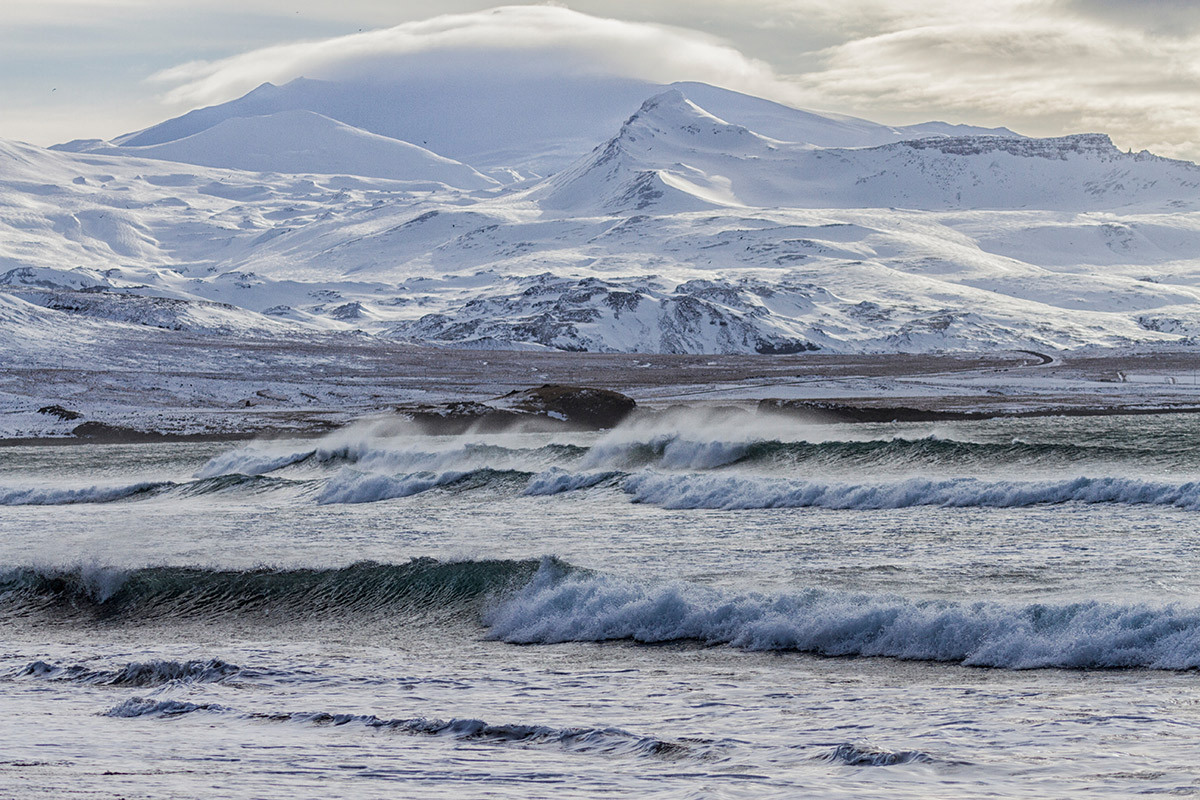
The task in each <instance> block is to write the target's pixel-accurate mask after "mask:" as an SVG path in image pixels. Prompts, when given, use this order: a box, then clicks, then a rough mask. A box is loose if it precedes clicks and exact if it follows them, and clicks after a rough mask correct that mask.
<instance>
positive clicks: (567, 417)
mask: <svg viewBox="0 0 1200 800" xmlns="http://www.w3.org/2000/svg"><path fill="white" fill-rule="evenodd" d="M493 402H495V403H497V405H499V406H501V407H503V408H507V409H511V410H512V411H515V412H517V413H518V414H532V415H534V416H538V417H544V418H548V419H553V420H557V421H559V422H562V423H563V424H565V425H568V426H570V427H573V428H583V429H588V430H594V429H597V428H612V427H614V426H616V425H618V424H620V422H621V421H622V420H624V419H625V418H626V417H628V416H629V415H630V414H632V413H633V410H634V409H635V408H637V403H636V402H634V400H633V398H632V397H628V396H627V395H623V394H621V393H620V392H614V391H612V390H610V389H590V388H587V387H583V386H564V385H562V384H557V383H547V384H543V385H542V386H539V387H537V388H536V389H521V390H518V391H513V392H509V393H508V394H506V395H503V396H502V397H498V398H496V400H495V401H493Z"/></svg>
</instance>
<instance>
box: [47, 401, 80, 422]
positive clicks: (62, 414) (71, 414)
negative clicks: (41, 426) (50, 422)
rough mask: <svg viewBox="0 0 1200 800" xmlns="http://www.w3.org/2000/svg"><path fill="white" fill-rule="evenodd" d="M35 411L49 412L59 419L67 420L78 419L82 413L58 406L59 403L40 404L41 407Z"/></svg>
mask: <svg viewBox="0 0 1200 800" xmlns="http://www.w3.org/2000/svg"><path fill="white" fill-rule="evenodd" d="M37 413H39V414H50V415H52V416H55V417H58V418H59V419H61V420H68V421H69V420H73V419H79V418H80V417H81V416H82V414H80V413H79V412H78V411H72V410H70V409H69V408H63V407H62V406H59V405H54V406H42V407H41V408H39V409H38V411H37Z"/></svg>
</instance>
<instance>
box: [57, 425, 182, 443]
mask: <svg viewBox="0 0 1200 800" xmlns="http://www.w3.org/2000/svg"><path fill="white" fill-rule="evenodd" d="M71 433H72V434H73V435H74V436H76V437H77V438H80V439H87V440H88V441H90V442H101V443H104V444H117V443H132V442H157V441H161V440H162V439H163V438H165V437H164V435H163V434H161V433H147V432H146V431H139V430H134V429H133V428H122V427H121V426H120V425H109V424H108V423H107V422H94V421H93V422H85V423H83V424H82V425H77V426H75V428H74V430H72V431H71Z"/></svg>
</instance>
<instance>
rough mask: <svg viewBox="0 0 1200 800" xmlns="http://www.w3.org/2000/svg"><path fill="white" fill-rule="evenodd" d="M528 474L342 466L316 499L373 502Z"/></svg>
mask: <svg viewBox="0 0 1200 800" xmlns="http://www.w3.org/2000/svg"><path fill="white" fill-rule="evenodd" d="M529 477H530V473H528V472H519V471H516V470H494V469H479V470H470V471H466V472H441V473H437V472H417V473H413V474H411V475H398V476H390V475H380V474H378V473H366V472H358V471H357V470H352V469H344V470H342V471H341V472H339V473H337V474H336V475H334V476H333V477H332V478H330V479H329V480H328V481H327V482H326V484H325V486H324V488H322V490H321V492H320V494H319V495H317V502H318V503H321V504H331V503H374V502H378V501H380V500H394V499H396V498H399V497H411V496H412V495H414V494H420V493H422V492H427V491H429V490H430V489H437V488H440V487H452V486H459V487H461V488H464V489H477V488H481V487H484V486H489V485H496V484H505V483H514V482H523V481H525V480H527V479H528V478H529Z"/></svg>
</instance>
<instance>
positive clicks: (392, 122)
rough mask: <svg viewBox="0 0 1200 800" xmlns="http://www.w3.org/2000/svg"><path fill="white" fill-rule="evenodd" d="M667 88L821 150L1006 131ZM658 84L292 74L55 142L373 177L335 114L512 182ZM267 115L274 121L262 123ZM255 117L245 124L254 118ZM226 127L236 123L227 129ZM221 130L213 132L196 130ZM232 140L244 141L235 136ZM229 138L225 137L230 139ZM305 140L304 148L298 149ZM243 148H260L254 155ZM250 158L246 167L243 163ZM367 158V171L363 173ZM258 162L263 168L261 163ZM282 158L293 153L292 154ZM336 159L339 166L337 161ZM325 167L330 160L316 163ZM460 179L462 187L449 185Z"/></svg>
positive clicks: (555, 163)
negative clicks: (335, 140)
mask: <svg viewBox="0 0 1200 800" xmlns="http://www.w3.org/2000/svg"><path fill="white" fill-rule="evenodd" d="M674 86H675V87H676V88H678V89H680V90H681V91H685V92H687V93H688V95H689V97H693V98H694V99H695V100H696V102H697V103H699V104H700V105H702V106H703V107H704V108H706V109H708V110H709V111H711V112H712V113H714V114H716V115H717V116H720V117H723V118H725V119H730V120H733V121H736V122H738V123H739V124H742V125H745V126H748V127H750V128H753V129H754V130H756V131H759V132H760V133H763V134H765V135H767V136H771V137H774V138H778V139H783V140H786V141H789V142H805V143H809V144H814V145H817V146H820V147H861V146H871V145H880V144H886V143H889V142H896V141H901V140H904V139H911V138H914V137H920V136H945V135H956V136H967V135H1001V136H1015V135H1016V134H1014V133H1012V131H1008V130H1006V129H984V128H973V127H970V126H963V125H960V126H948V125H946V124H945V123H936V122H935V123H927V124H925V125H913V126H908V127H900V128H893V127H889V126H886V125H880V124H878V123H875V122H870V121H868V120H864V119H857V118H855V117H849V116H845V115H841V114H824V113H817V112H813V111H803V110H800V109H795V108H790V107H788V106H784V105H781V104H779V103H773V102H771V101H769V100H764V99H762V98H758V97H752V96H750V95H746V94H741V93H739V92H733V91H730V90H728V89H720V88H717V87H715V86H708V85H707V84H702V83H679V84H674ZM663 88H665V87H656V86H655V85H653V84H650V83H647V82H645V81H638V80H630V79H621V78H611V77H603V78H602V77H587V76H553V77H547V78H545V79H543V80H541V81H537V82H534V83H532V84H531V83H530V82H528V81H526V82H523V83H520V84H514V83H512V82H511V81H509V80H507V79H506V78H505V76H504V75H503V74H496V75H480V74H479V72H478V71H474V70H473V71H470V72H468V73H466V74H462V73H458V72H455V71H453V70H451V71H449V72H448V73H445V74H440V75H438V76H436V77H435V76H433V75H422V76H420V77H419V78H403V77H391V78H389V79H387V80H377V81H373V82H369V83H363V82H362V81H315V80H309V79H307V78H299V79H296V80H294V81H291V82H290V83H287V84H285V85H283V86H275V85H273V84H270V83H266V84H263V85H262V86H260V87H258V88H257V89H255V90H254V91H252V92H250V93H249V94H247V95H245V96H243V97H240V98H238V99H236V100H232V101H230V102H228V103H223V104H221V105H217V106H211V107H208V108H201V109H196V110H194V111H190V112H188V113H187V114H184V115H183V116H180V117H177V118H175V119H170V120H167V121H165V122H162V123H159V124H157V125H153V126H151V127H149V128H146V129H145V130H141V131H136V132H133V133H128V134H125V135H123V136H119V137H117V138H116V139H115V140H113V142H111V143H109V142H102V141H97V140H84V141H77V142H70V143H67V144H64V145H58V147H57V148H56V149H66V150H91V151H97V152H107V153H110V154H125V155H133V156H140V157H147V158H163V159H166V160H168V161H182V162H186V163H191V164H199V165H201V166H211V167H228V168H231V169H254V170H258V171H276V172H325V171H332V172H347V171H349V172H352V173H354V174H367V175H371V176H372V177H392V175H391V174H387V175H381V174H378V172H379V170H380V168H379V167H378V166H374V165H375V164H378V163H379V162H377V161H374V160H371V161H368V160H367V159H365V158H363V157H359V158H358V165H357V166H356V167H355V168H351V166H353V165H349V164H347V163H346V162H345V161H342V162H339V161H337V160H332V161H331V160H330V158H329V152H330V150H332V149H333V148H332V146H330V145H329V144H328V142H329V139H330V138H331V137H332V136H333V135H334V133H335V132H331V131H329V130H327V128H328V125H327V124H326V126H324V127H322V126H320V125H318V123H317V121H316V120H315V118H313V117H309V116H305V115H302V114H301V113H300V112H309V114H310V115H316V116H317V117H325V118H327V119H330V120H336V121H338V122H340V123H342V125H343V126H345V128H349V129H353V130H352V131H344V130H343V131H338V132H336V133H340V134H341V138H342V139H348V138H349V135H348V134H349V133H357V134H358V135H360V136H361V135H363V133H364V132H365V133H370V134H375V135H376V136H382V137H385V138H387V139H393V140H398V141H400V142H402V143H404V146H407V145H409V144H412V145H416V146H419V147H423V148H427V149H429V150H432V151H434V152H435V153H437V154H439V155H441V156H446V157H449V158H451V159H453V160H457V161H461V162H463V163H466V164H470V165H471V166H472V167H475V168H477V169H479V170H481V171H483V172H486V173H488V174H490V175H492V176H493V177H495V178H497V179H499V180H501V181H504V182H506V183H511V182H513V181H516V180H521V179H525V178H528V177H531V176H532V177H537V176H545V175H548V174H550V173H553V172H557V171H559V170H560V169H562V168H564V167H565V166H567V165H568V164H570V163H571V162H572V161H574V160H575V159H577V158H579V157H580V156H582V155H584V154H586V153H587V152H588V151H589V150H591V149H592V148H593V147H594V146H595V145H596V143H597V142H600V141H602V140H604V139H607V138H608V137H610V136H611V135H612V133H613V131H615V130H616V129H617V128H618V127H620V125H621V122H622V120H624V119H625V118H626V117H628V116H629V112H630V111H631V110H632V109H634V108H637V106H638V105H639V104H640V103H641V102H642V101H643V100H645V99H646V98H647V97H649V96H651V95H654V94H656V93H657V92H659V91H662V89H663ZM264 120H275V121H276V122H275V123H270V122H264ZM251 121H252V122H251ZM231 125H232V126H234V127H233V128H232V130H231V129H230V126H231ZM209 131H218V135H215V136H207V137H205V136H201V134H204V133H205V132H209ZM230 138H242V143H241V144H240V145H239V144H237V143H236V142H232V143H231V142H229V139H230ZM275 138H278V139H280V140H281V141H282V142H284V143H287V144H289V145H290V144H291V143H296V142H299V143H303V142H304V141H305V140H307V139H310V138H311V139H312V140H313V145H312V146H311V147H310V148H309V149H310V150H312V151H313V152H314V156H316V157H314V158H313V159H312V163H311V165H308V166H307V167H306V168H302V169H276V168H275V167H274V166H272V165H273V164H275V163H276V161H277V160H278V159H276V160H271V159H262V158H261V155H262V154H263V153H264V151H269V149H270V142H271V141H272V140H273V139H275ZM229 144H232V145H233V146H222V145H229ZM341 145H342V149H343V151H344V152H343V157H345V151H349V150H358V149H363V148H364V146H367V147H370V146H374V147H375V148H376V149H378V148H379V147H380V145H379V143H376V142H360V143H358V144H357V145H354V144H353V143H352V142H349V141H345V142H342V143H341ZM302 149H303V145H302V144H301V146H300V147H297V148H294V151H299V150H302ZM247 151H250V152H253V153H255V154H257V155H259V156H260V159H259V160H258V161H256V162H251V161H250V160H249V159H248V158H247ZM248 163H253V165H252V166H247V164H248ZM363 163H367V164H371V165H372V166H371V167H370V169H371V170H372V171H369V172H365V173H364V172H363V171H361V170H362V165H363ZM259 164H263V165H268V166H259ZM288 164H289V165H290V164H291V162H290V161H289V162H288ZM339 164H342V166H339ZM324 166H330V167H331V169H323V168H318V167H324ZM452 185H458V184H452Z"/></svg>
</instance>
